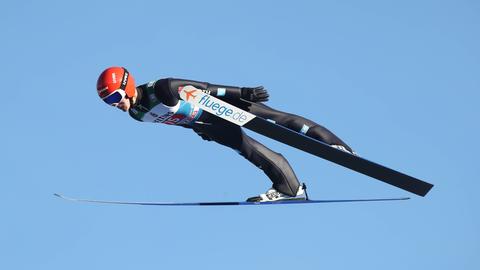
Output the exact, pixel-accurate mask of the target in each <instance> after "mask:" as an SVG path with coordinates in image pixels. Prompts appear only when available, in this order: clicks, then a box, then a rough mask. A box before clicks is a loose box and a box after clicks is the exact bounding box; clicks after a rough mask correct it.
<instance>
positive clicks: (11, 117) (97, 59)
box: [0, 0, 480, 270]
mask: <svg viewBox="0 0 480 270" xmlns="http://www.w3.org/2000/svg"><path fill="white" fill-rule="evenodd" d="M479 15H480V4H479V3H478V1H473V0H472V1H462V0H457V1H289V2H287V1H237V2H235V3H232V2H230V1H170V2H167V1H100V2H94V1H90V2H88V1H87V2H85V1H77V2H74V1H9V2H6V3H4V4H3V5H2V16H0V25H2V27H1V28H2V29H1V30H0V31H1V43H0V48H1V50H0V59H1V62H0V63H1V65H0V74H1V75H0V77H1V81H2V84H1V85H2V86H1V88H2V90H1V93H2V98H3V102H2V106H1V107H0V108H1V109H0V110H1V113H0V119H1V120H0V121H1V123H2V132H1V133H0V136H1V142H2V154H1V155H0V164H1V165H0V166H1V170H0V185H1V186H0V187H1V188H0V192H1V195H0V209H1V222H0V269H70V270H74V269H234V270H235V269H242V270H244V269H262V268H269V269H330V270H332V269H390V270H394V269H436V270H440V269H472V270H473V269H480V259H479V256H478V255H479V254H480V231H479V229H480V217H479V213H480V206H479V205H480V204H479V203H478V197H479V190H480V181H479V180H480V179H479V166H478V162H479V158H478V153H479V151H480V147H479V143H478V138H479V137H480V128H479V124H478V119H479V117H480V109H479V105H478V101H479V98H480V94H479V87H480V76H479V75H480V51H479V48H480V31H479V29H480V16H479ZM111 65H123V66H126V67H127V68H128V69H129V70H130V71H131V72H132V74H133V75H134V76H135V78H136V80H137V82H139V83H144V82H148V81H150V80H154V79H158V78H162V77H169V76H174V77H180V78H188V79H195V80H202V81H208V82H213V83H221V84H230V85H239V86H256V85H264V86H265V87H266V88H268V89H269V91H270V94H271V101H269V103H268V104H269V105H271V106H273V107H276V108H278V109H282V110H285V111H289V112H294V113H297V114H301V115H304V116H306V117H308V118H311V119H313V120H315V121H317V122H319V123H321V124H323V125H325V126H326V127H328V128H329V129H331V130H333V131H334V132H335V133H337V134H338V135H339V136H340V137H342V138H343V139H344V140H345V141H346V142H348V143H349V144H350V145H352V146H353V147H354V148H355V149H356V151H357V152H358V153H359V154H360V155H362V156H364V157H366V158H368V159H370V160H374V161H377V162H379V163H382V164H385V165H387V166H389V167H392V168H395V169H398V170H400V171H404V172H406V173H409V174H412V175H414V176H416V177H419V178H422V179H426V180H428V181H430V182H432V183H434V184H435V185H436V186H435V188H434V189H433V190H432V191H431V193H430V194H429V195H428V196H427V197H426V198H421V197H417V196H414V195H413V198H412V200H410V201H406V202H392V203H369V204H367V203H364V204H331V205H310V206H309V205H305V206H278V207H277V206H275V207H218V208H191V207H190V208H188V207H187V208H161V207H129V206H106V205H92V204H80V203H71V202H66V201H62V200H60V199H58V198H55V197H53V196H52V194H53V193H54V192H60V193H64V194H66V195H70V196H75V197H86V198H97V199H117V200H147V201H152V200H157V201H199V200H203V201H205V200H207V201H213V200H234V201H235V200H242V199H245V198H246V197H248V196H252V195H255V194H258V193H260V192H263V191H265V190H266V189H267V188H268V187H269V181H268V179H267V178H266V177H265V176H264V175H263V174H262V173H261V171H260V170H258V169H257V168H255V167H253V166H251V165H250V164H249V163H248V162H246V161H245V160H244V159H243V158H242V157H241V156H239V155H237V154H235V152H233V151H231V150H229V149H226V148H223V147H222V146H219V145H216V144H214V143H211V142H209V143H207V142H204V141H202V140H201V139H200V137H198V136H197V135H195V134H193V133H192V132H190V131H188V130H185V129H183V128H179V127H172V126H166V125H154V124H142V123H138V122H136V121H134V120H132V119H130V118H129V117H128V115H126V114H124V113H122V112H120V111H118V110H113V109H112V108H109V107H108V106H106V105H105V104H103V103H102V102H101V100H99V99H98V98H97V94H96V91H95V84H96V79H97V76H98V74H99V72H101V71H102V70H103V69H104V68H105V67H107V66H111ZM294 95H295V96H301V97H303V100H302V102H296V103H293V102H291V100H292V96H294ZM297 99H298V98H297ZM252 136H255V138H257V139H259V140H261V141H262V142H264V143H265V144H267V145H268V146H270V147H271V148H273V149H274V150H276V151H279V152H281V153H283V154H284V155H285V156H286V157H287V158H288V159H289V161H290V163H291V164H292V166H293V167H294V168H295V170H296V172H297V175H298V176H299V178H300V179H302V180H303V181H305V182H307V183H308V185H309V193H310V196H311V197H313V198H316V199H330V198H333V199H341V198H369V197H403V196H409V195H410V194H408V193H406V192H404V191H402V190H400V189H396V188H393V187H390V186H388V185H386V184H383V183H381V182H379V181H376V180H374V179H371V178H368V177H366V176H363V175H360V174H358V173H355V172H351V171H349V170H347V169H344V168H342V167H340V166H337V165H335V164H332V163H329V162H327V161H324V160H321V159H319V158H316V157H313V156H310V155H308V154H305V153H302V152H300V151H298V150H296V149H292V148H290V147H287V146H284V145H281V144H279V143H277V142H274V141H272V140H269V139H266V138H263V137H261V136H257V135H255V134H252ZM138 164H143V165H142V166H138ZM208 164H210V165H209V166H207V165H208Z"/></svg>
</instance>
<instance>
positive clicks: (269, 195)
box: [247, 184, 308, 202]
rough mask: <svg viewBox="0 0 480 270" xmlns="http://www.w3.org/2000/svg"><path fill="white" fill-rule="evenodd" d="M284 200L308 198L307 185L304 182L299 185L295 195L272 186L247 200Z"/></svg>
mask: <svg viewBox="0 0 480 270" xmlns="http://www.w3.org/2000/svg"><path fill="white" fill-rule="evenodd" d="M286 200H308V194H307V186H306V185H305V184H302V185H300V186H299V187H298V191H297V194H296V195H295V196H289V195H286V194H283V193H281V192H279V191H278V190H276V189H274V188H270V189H269V190H267V192H265V193H262V194H260V195H258V196H255V197H250V198H248V199H247V202H274V201H286Z"/></svg>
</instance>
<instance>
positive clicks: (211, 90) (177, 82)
mask: <svg viewBox="0 0 480 270" xmlns="http://www.w3.org/2000/svg"><path fill="white" fill-rule="evenodd" d="M167 80H168V81H169V88H170V90H171V91H172V92H174V93H175V94H176V96H177V97H178V98H180V97H179V95H178V89H179V88H180V87H183V86H186V85H191V86H194V87H195V88H198V89H201V90H203V92H205V93H207V94H209V95H212V96H215V97H218V98H220V99H223V100H226V101H228V100H239V99H240V98H241V97H242V88H240V87H236V86H226V85H216V84H211V83H207V82H199V81H192V80H184V79H174V78H169V79H167Z"/></svg>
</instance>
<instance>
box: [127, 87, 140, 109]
mask: <svg viewBox="0 0 480 270" xmlns="http://www.w3.org/2000/svg"><path fill="white" fill-rule="evenodd" d="M129 99H130V105H131V106H133V105H135V104H136V103H137V101H138V100H140V99H142V90H140V89H138V88H135V95H133V97H131V98H129Z"/></svg>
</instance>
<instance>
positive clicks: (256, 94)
mask: <svg viewBox="0 0 480 270" xmlns="http://www.w3.org/2000/svg"><path fill="white" fill-rule="evenodd" d="M269 96H270V95H269V94H268V92H267V89H265V88H263V86H257V87H252V88H250V87H242V98H243V99H245V100H248V101H252V102H265V101H268V97H269Z"/></svg>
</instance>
